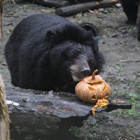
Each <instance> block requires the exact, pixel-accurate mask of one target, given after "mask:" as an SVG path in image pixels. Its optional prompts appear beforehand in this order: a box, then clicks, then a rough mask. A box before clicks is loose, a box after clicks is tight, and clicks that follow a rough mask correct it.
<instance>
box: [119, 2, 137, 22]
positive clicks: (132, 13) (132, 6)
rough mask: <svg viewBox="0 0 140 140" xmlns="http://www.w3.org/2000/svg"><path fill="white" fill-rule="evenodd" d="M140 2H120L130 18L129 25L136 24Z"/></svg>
mask: <svg viewBox="0 0 140 140" xmlns="http://www.w3.org/2000/svg"><path fill="white" fill-rule="evenodd" d="M139 1H140V0H120V2H121V4H122V7H123V10H124V12H125V14H126V16H127V18H128V20H127V21H126V23H127V24H136V20H137V12H138V5H139Z"/></svg>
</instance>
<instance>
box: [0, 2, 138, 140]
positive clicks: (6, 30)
mask: <svg viewBox="0 0 140 140" xmlns="http://www.w3.org/2000/svg"><path fill="white" fill-rule="evenodd" d="M3 8H4V9H3V42H1V43H0V73H1V74H2V75H3V79H4V81H5V84H6V86H8V85H11V83H10V74H9V71H8V68H7V64H6V62H5V58H4V45H5V43H6V41H7V39H8V38H9V35H10V34H11V32H12V30H13V29H14V27H15V26H16V25H17V24H18V23H19V22H20V21H21V20H22V19H23V18H25V17H27V16H29V15H32V14H37V13H42V12H43V13H44V12H45V13H54V9H53V8H47V7H42V6H39V5H33V4H28V3H22V4H7V5H6V4H4V7H3ZM100 11H101V12H100ZM67 18H68V19H69V20H71V21H72V22H75V23H82V22H90V23H93V24H94V25H95V26H97V27H98V28H99V30H100V41H99V49H100V50H101V51H102V52H103V54H104V56H105V59H106V64H105V66H104V70H103V72H102V73H101V75H102V77H103V78H104V79H105V80H106V81H107V82H109V83H110V85H111V86H112V95H111V96H113V97H118V98H122V99H127V100H129V101H130V102H131V103H132V105H133V106H132V109H117V110H113V111H111V112H101V113H99V114H97V115H96V116H95V117H93V116H89V118H88V119H87V120H85V121H84V123H83V126H82V127H80V128H79V127H71V129H70V132H71V133H72V135H74V136H75V137H76V138H77V139H78V138H79V139H81V140H93V139H94V140H96V139H97V140H99V139H100V140H131V139H132V140H137V139H140V44H139V42H138V41H137V27H136V25H133V26H132V25H127V24H126V23H125V21H126V16H125V14H124V13H123V11H122V7H120V8H116V7H112V8H106V9H103V10H101V9H100V10H95V11H93V12H87V13H84V14H82V13H80V14H77V15H74V16H71V17H67ZM95 118H96V119H95Z"/></svg>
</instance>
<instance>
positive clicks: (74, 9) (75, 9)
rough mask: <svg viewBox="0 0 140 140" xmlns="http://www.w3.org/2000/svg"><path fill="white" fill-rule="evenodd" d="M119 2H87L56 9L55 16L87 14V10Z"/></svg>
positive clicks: (113, 0) (107, 0) (117, 0)
mask: <svg viewBox="0 0 140 140" xmlns="http://www.w3.org/2000/svg"><path fill="white" fill-rule="evenodd" d="M118 2H119V0H104V1H101V2H88V3H82V4H76V5H71V6H66V7H62V8H57V9H56V10H55V14H57V15H60V16H71V15H74V14H77V13H79V12H87V11H88V10H90V9H91V10H93V9H98V8H105V7H110V6H112V5H115V4H116V3H118Z"/></svg>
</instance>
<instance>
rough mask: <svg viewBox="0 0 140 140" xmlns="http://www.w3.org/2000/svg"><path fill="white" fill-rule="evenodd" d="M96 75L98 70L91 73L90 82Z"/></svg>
mask: <svg viewBox="0 0 140 140" xmlns="http://www.w3.org/2000/svg"><path fill="white" fill-rule="evenodd" d="M97 73H98V70H97V69H96V70H95V71H94V72H93V73H92V80H94V79H95V75H96V74H97Z"/></svg>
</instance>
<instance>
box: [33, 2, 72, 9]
mask: <svg viewBox="0 0 140 140" xmlns="http://www.w3.org/2000/svg"><path fill="white" fill-rule="evenodd" d="M34 3H35V4H40V5H43V6H47V7H56V8H57V7H63V6H67V5H69V2H68V1H57V0H34Z"/></svg>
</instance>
